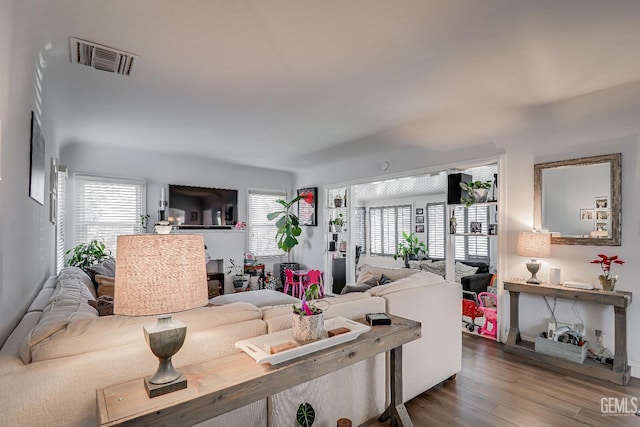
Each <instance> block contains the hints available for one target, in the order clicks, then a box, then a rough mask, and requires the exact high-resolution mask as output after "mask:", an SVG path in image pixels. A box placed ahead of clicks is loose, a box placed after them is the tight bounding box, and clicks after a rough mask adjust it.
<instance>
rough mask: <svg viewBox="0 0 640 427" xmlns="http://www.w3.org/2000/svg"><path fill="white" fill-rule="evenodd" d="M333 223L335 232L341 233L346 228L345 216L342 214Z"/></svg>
mask: <svg viewBox="0 0 640 427" xmlns="http://www.w3.org/2000/svg"><path fill="white" fill-rule="evenodd" d="M331 222H332V223H333V227H334V231H335V232H336V233H341V232H342V227H343V226H344V216H343V215H342V213H339V214H338V216H337V217H335V218H334V219H333V221H331Z"/></svg>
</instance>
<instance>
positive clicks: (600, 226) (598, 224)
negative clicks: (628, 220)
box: [596, 222, 607, 231]
mask: <svg viewBox="0 0 640 427" xmlns="http://www.w3.org/2000/svg"><path fill="white" fill-rule="evenodd" d="M596 231H607V223H606V222H596Z"/></svg>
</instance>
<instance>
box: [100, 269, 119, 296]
mask: <svg viewBox="0 0 640 427" xmlns="http://www.w3.org/2000/svg"><path fill="white" fill-rule="evenodd" d="M115 281H116V279H115V277H107V276H103V275H101V274H96V282H97V283H98V298H100V297H101V296H105V295H106V296H108V297H111V298H113V292H114V290H115Z"/></svg>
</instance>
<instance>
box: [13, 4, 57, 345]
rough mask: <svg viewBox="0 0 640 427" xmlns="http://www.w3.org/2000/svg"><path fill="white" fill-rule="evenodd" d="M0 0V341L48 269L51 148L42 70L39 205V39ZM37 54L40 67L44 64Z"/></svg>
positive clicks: (51, 231)
mask: <svg viewBox="0 0 640 427" xmlns="http://www.w3.org/2000/svg"><path fill="white" fill-rule="evenodd" d="M13 3H14V2H12V1H10V0H0V58H1V60H0V120H1V121H2V141H1V146H0V151H1V155H0V158H1V162H2V163H1V166H0V173H1V174H2V180H0V343H2V342H4V340H5V339H6V337H7V336H8V334H9V333H10V332H11V330H12V329H13V327H14V326H15V325H16V324H17V322H18V321H19V320H20V318H21V317H22V314H23V313H24V312H25V310H26V308H27V306H28V305H29V303H30V302H31V300H32V298H33V297H34V295H35V293H36V292H37V290H38V288H39V286H40V285H41V284H42V282H44V280H45V279H46V278H47V277H48V276H50V275H51V274H53V273H54V271H55V263H54V233H55V230H54V227H53V226H52V225H51V223H49V199H48V195H49V190H48V189H49V176H48V175H49V158H50V157H52V156H55V155H56V152H57V148H56V144H55V141H54V139H53V138H52V137H51V131H50V128H51V123H50V121H49V120H48V119H49V114H48V111H50V110H49V107H50V105H48V104H47V72H46V68H43V70H42V71H43V74H42V75H43V80H42V97H41V101H42V105H41V112H42V113H41V117H42V130H43V133H44V137H45V148H46V150H45V164H46V171H45V172H46V173H45V176H46V181H45V204H44V206H42V205H40V204H38V203H36V202H35V201H34V200H32V199H30V198H29V157H30V154H29V150H30V141H29V138H30V134H31V129H30V120H31V118H30V117H31V111H32V110H36V111H38V109H37V108H36V103H35V86H36V84H35V75H36V73H35V71H36V64H37V63H38V61H37V58H38V53H39V52H38V51H36V50H34V49H32V48H31V46H44V41H40V40H30V39H29V37H31V35H30V34H29V26H30V25H31V23H29V22H26V21H25V19H24V17H23V16H22V11H21V9H20V7H19V6H18V4H19V2H15V3H16V5H15V9H14V5H13ZM45 58H46V56H45V57H44V58H43V61H42V65H46V63H45V61H44V59H45Z"/></svg>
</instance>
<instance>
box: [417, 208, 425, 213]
mask: <svg viewBox="0 0 640 427" xmlns="http://www.w3.org/2000/svg"><path fill="white" fill-rule="evenodd" d="M416 215H424V209H422V208H416Z"/></svg>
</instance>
